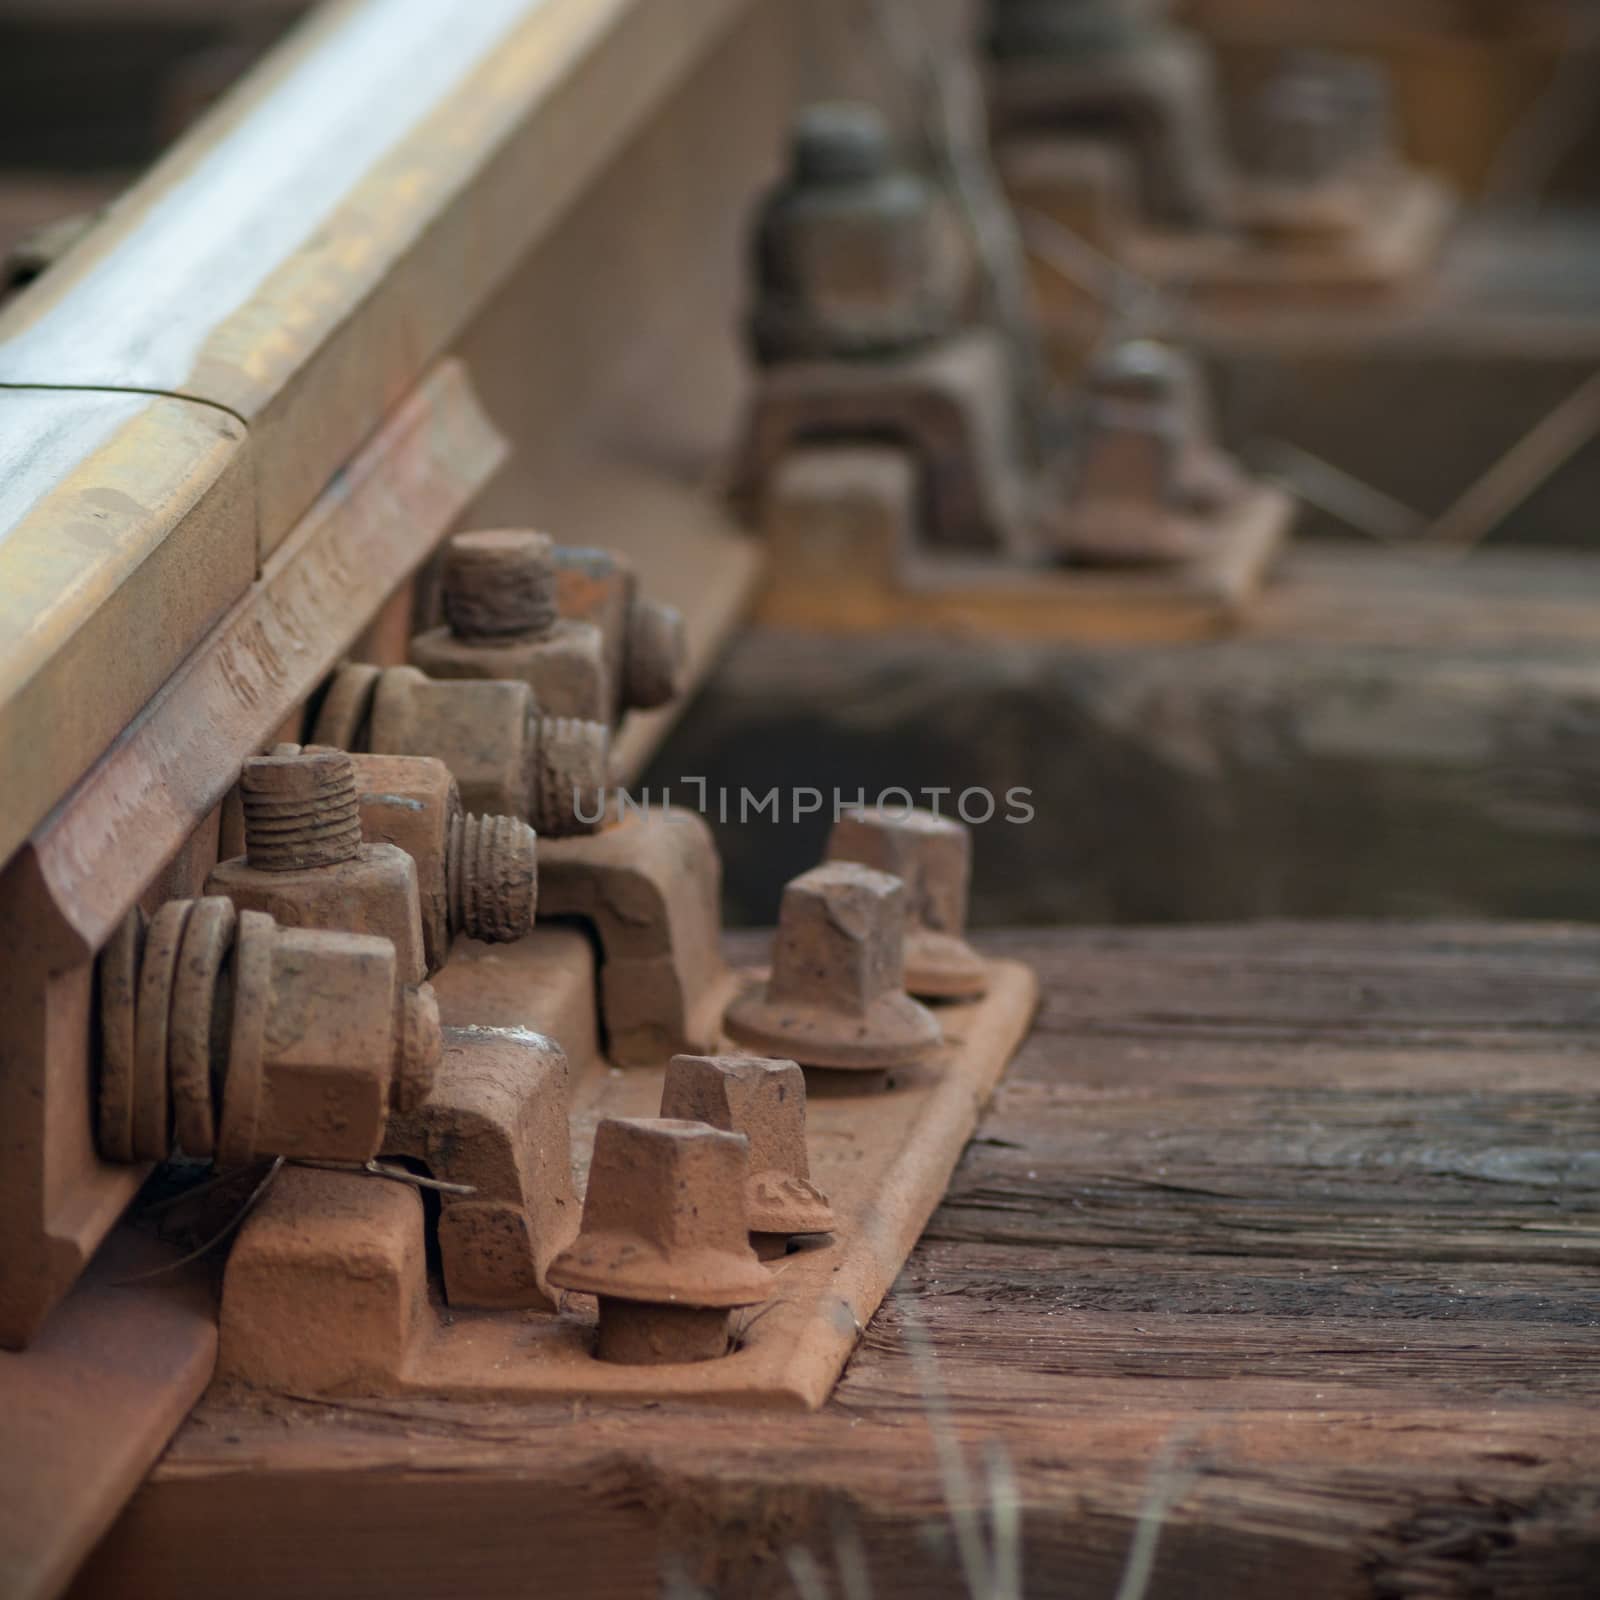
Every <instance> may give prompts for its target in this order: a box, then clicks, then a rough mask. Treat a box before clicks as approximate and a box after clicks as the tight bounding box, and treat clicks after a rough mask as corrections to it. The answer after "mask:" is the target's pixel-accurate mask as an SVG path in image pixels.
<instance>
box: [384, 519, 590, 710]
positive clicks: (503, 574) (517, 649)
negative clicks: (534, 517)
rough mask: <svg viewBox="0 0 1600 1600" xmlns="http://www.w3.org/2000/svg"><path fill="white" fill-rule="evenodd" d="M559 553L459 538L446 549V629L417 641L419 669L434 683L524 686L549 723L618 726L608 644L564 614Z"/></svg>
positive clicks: (500, 534)
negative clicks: (497, 681) (564, 720)
mask: <svg viewBox="0 0 1600 1600" xmlns="http://www.w3.org/2000/svg"><path fill="white" fill-rule="evenodd" d="M553 551H554V545H553V542H552V541H551V539H550V538H549V537H548V536H547V535H545V534H542V533H534V532H531V531H519V530H516V529H498V530H491V531H487V532H483V533H462V534H457V535H456V537H455V538H453V539H452V540H451V541H450V542H449V544H448V545H447V546H446V548H445V558H444V574H443V604H444V614H445V618H446V621H445V625H444V626H442V627H438V628H432V629H430V630H428V631H427V632H426V633H421V634H418V635H417V637H416V638H415V639H413V640H412V641H411V652H410V655H411V663H412V665H413V666H416V667H420V668H421V669H422V670H423V671H424V672H426V673H428V674H429V676H430V677H434V678H510V679H515V680H516V681H518V682H521V683H526V684H527V685H528V687H529V689H531V690H532V691H533V698H534V703H535V705H536V706H537V708H538V711H539V714H540V715H541V716H545V717H575V718H578V719H580V720H582V721H588V722H610V721H611V720H612V717H613V715H614V712H615V705H614V701H615V698H616V691H615V690H614V688H613V686H612V683H611V678H610V670H609V664H608V661H607V650H606V640H605V637H604V635H603V634H602V633H601V631H600V629H599V628H598V627H596V626H595V624H593V623H591V622H584V621H579V620H576V619H573V618H570V617H563V616H562V615H561V612H560V602H559V597H558V593H557V574H556V566H555V560H554V555H553Z"/></svg>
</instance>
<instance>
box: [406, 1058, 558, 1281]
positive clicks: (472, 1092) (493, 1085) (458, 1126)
mask: <svg viewBox="0 0 1600 1600" xmlns="http://www.w3.org/2000/svg"><path fill="white" fill-rule="evenodd" d="M570 1103H571V1074H570V1070H569V1068H568V1064H567V1058H566V1054H565V1052H563V1050H562V1049H561V1047H560V1046H559V1045H558V1044H556V1043H555V1041H554V1040H552V1039H547V1038H544V1037H543V1036H541V1035H539V1034H535V1033H530V1032H528V1031H527V1030H526V1029H518V1028H485V1027H470V1028H447V1029H445V1031H444V1056H443V1060H442V1061H441V1063H440V1066H439V1071H438V1074H437V1076H436V1077H435V1079H434V1083H433V1087H432V1089H431V1090H430V1092H429V1093H428V1095H427V1097H426V1098H425V1099H423V1100H421V1101H420V1102H419V1103H418V1104H417V1105H416V1106H415V1107H414V1108H413V1109H412V1110H411V1111H409V1112H408V1113H406V1114H404V1115H403V1116H398V1117H396V1118H394V1119H393V1120H392V1121H391V1122H390V1125H389V1130H388V1134H387V1136H386V1138H385V1144H384V1149H385V1152H386V1153H388V1154H392V1155H405V1156H409V1157H412V1158H413V1159H415V1160H418V1161H420V1162H422V1163H423V1164H424V1165H425V1166H426V1167H427V1169H428V1171H429V1173H430V1174H431V1175H432V1176H433V1177H434V1178H437V1179H440V1180H442V1181H444V1182H446V1183H450V1184H455V1185H459V1186H462V1187H463V1188H465V1189H467V1190H469V1191H470V1193H467V1194H456V1193H446V1194H445V1195H443V1196H442V1199H441V1209H440V1213H439V1221H438V1230H437V1237H438V1244H439V1257H440V1266H441V1268H442V1270H443V1275H444V1293H445V1299H446V1300H447V1301H448V1302H449V1303H450V1304H451V1305H452V1306H479V1307H513V1306H524V1307H534V1308H536V1309H539V1310H543V1311H550V1310H554V1309H555V1303H554V1301H553V1300H552V1299H551V1297H550V1295H549V1294H548V1292H547V1290H546V1287H545V1284H546V1273H547V1271H548V1269H549V1266H550V1263H551V1261H552V1260H553V1259H554V1258H555V1256H556V1255H558V1254H559V1253H560V1252H561V1251H562V1250H564V1249H565V1248H566V1247H567V1246H568V1245H569V1244H570V1243H571V1242H572V1239H573V1235H574V1234H575V1233H576V1231H577V1227H578V1199H577V1192H576V1190H575V1189H574V1188H573V1183H572V1151H571V1142H570V1135H569V1132H568V1114H569V1109H570Z"/></svg>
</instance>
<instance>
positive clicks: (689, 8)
mask: <svg viewBox="0 0 1600 1600" xmlns="http://www.w3.org/2000/svg"><path fill="white" fill-rule="evenodd" d="M753 3H754V0H474V3H473V4H472V5H471V6H440V5H438V4H437V3H436V0H340V3H336V4H331V5H328V6H325V7H322V8H320V9H319V10H318V11H317V12H315V13H314V14H313V15H312V16H310V17H309V18H308V19H307V20H306V21H305V22H303V23H302V24H301V25H300V26H299V27H297V28H296V29H295V30H294V31H293V32H291V34H290V35H289V36H288V37H287V38H286V39H285V40H284V42H283V43H282V44H281V45H280V46H279V47H278V49H277V50H275V51H274V52H273V53H272V54H271V55H270V56H269V57H268V58H267V59H266V60H265V61H264V62H263V63H262V64H261V65H260V66H259V67H258V68H257V69H256V71H255V72H253V73H252V74H251V75H250V77H249V78H247V79H246V80H245V82H244V83H242V84H241V85H240V86H239V87H238V88H237V89H236V90H235V91H234V92H232V93H231V94H229V95H228V96H226V97H225V98H224V100H223V101H222V102H221V103H220V104H219V105H218V106H217V107H216V108H215V109H214V110H213V112H212V113H210V114H209V115H208V116H207V117H206V118H205V119H203V120H202V122H201V123H199V124H198V125H197V126H196V127H195V128H194V129H193V130H192V131H191V133H190V134H189V135H187V136H186V137H185V138H184V139H183V140H181V141H180V142H179V143H178V144H177V145H176V146H175V147H174V148H173V149H172V150H171V151H170V152H169V153H168V154H167V156H166V157H165V158H164V159H163V160H162V161H160V162H159V163H158V164H157V165H156V166H155V167H154V168H153V169H152V170H151V171H150V172H149V174H148V175H147V176H146V177H145V178H144V179H143V180H142V181H141V182H140V183H138V184H137V185H136V186H135V187H134V188H133V189H131V190H130V191H129V192H128V193H127V194H126V195H125V196H123V197H122V199H121V200H119V201H118V202H117V203H116V204H115V205H114V206H113V207H112V208H111V209H110V211H109V212H108V214H107V215H106V217H105V219H104V220H103V221H102V222H101V223H100V224H99V225H98V226H96V227H95V228H93V229H91V230H90V232H89V233H88V234H86V236H85V237H84V238H83V239H82V240H81V241H80V242H79V243H78V244H77V245H76V246H75V247H74V248H73V249H72V250H71V251H70V252H69V253H68V254H67V255H66V256H65V257H63V258H62V260H61V261H60V262H58V263H57V264H56V265H55V266H54V267H53V268H52V270H51V271H50V272H48V273H46V274H45V275H44V276H43V277H42V278H40V279H39V280H38V281H37V282H36V283H34V284H33V285H32V286H30V287H29V288H28V289H27V290H26V291H24V292H23V293H22V294H20V295H18V296H17V297H16V298H15V299H14V300H13V301H11V302H10V303H9V304H8V305H7V306H6V307H5V308H4V310H0V747H3V748H5V749H6V750H7V751H8V752H13V751H23V752H29V753H30V759H28V760H25V761H15V760H13V761H8V762H7V763H6V764H4V769H3V775H0V860H3V859H4V858H5V857H7V856H9V855H10V854H11V853H12V852H13V851H14V850H15V849H16V848H17V846H18V845H20V844H21V843H22V841H23V840H24V839H25V838H26V837H27V836H28V834H29V833H30V832H31V831H32V830H33V829H34V828H35V827H36V826H37V825H38V823H39V822H40V821H41V820H42V819H43V817H44V816H45V815H46V813H47V812H48V811H49V810H50V809H51V807H53V806H54V805H55V804H57V803H58V802H59V801H60V800H61V798H62V796H63V795H64V793H65V792H66V789H67V788H68V787H69V786H70V785H71V783H72V782H74V781H76V779H77V778H79V777H80V776H81V775H82V774H83V773H84V772H85V771H86V770H87V768H88V767H89V765H90V764H91V763H92V762H93V761H94V760H95V759H97V758H98V757H99V756H100V754H101V753H102V752H103V751H104V750H105V749H106V748H107V747H108V745H109V744H110V742H111V740H112V739H113V738H114V737H115V736H116V734H117V732H118V730H119V729H120V728H121V727H122V726H123V725H124V724H125V723H126V721H127V720H128V717H129V716H130V715H132V713H133V712H134V711H135V710H136V709H137V708H138V706H139V705H141V704H143V703H144V701H145V700H147V699H148V698H149V696H150V695H151V694H153V693H154V692H155V690H156V689H157V688H158V687H159V686H160V684H161V683H162V682H164V681H165V680H166V678H167V677H168V676H169V675H170V674H171V672H172V671H173V669H174V668H176V666H177V665H178V664H179V662H181V661H182V660H183V659H184V658H185V657H186V656H187V655H188V654H189V653H190V651H191V650H193V649H194V648H195V647H196V646H197V644H198V643H199V642H200V640H201V639H202V638H203V637H204V635H205V632H206V630H207V629H208V628H210V627H212V626H214V625H215V623H216V622H217V620H218V618H220V617H221V615H222V614H223V613H224V612H225V611H226V610H227V609H228V607H229V606H231V605H233V604H234V603H236V602H237V601H238V600H239V598H240V597H241V595H242V594H243V592H244V590H245V588H246V587H248V585H249V584H250V583H251V582H252V581H253V580H255V579H256V578H257V577H258V576H259V575H260V573H261V571H262V569H263V566H264V564H265V563H267V562H268V561H270V559H271V558H272V556H273V553H274V552H275V551H276V550H278V548H279V547H280V546H281V545H282V544H283V542H284V540H285V539H286V538H287V537H288V535H289V533H290V532H291V530H292V529H293V528H294V527H295V526H296V525H297V523H298V522H299V520H300V519H301V518H302V517H303V516H304V515H305V514H306V512H307V510H308V509H309V508H310V507H311V505H312V504H313V502H314V501H315V500H316V499H317V497H318V496H319V495H320V494H321V493H322V492H323V491H324V490H325V489H326V488H327V487H328V485H329V484H330V483H331V482H333V481H334V480H335V478H336V476H337V474H338V473H339V471H340V470H341V469H342V468H343V467H344V465H345V464H346V463H347V462H348V461H349V460H350V458H351V457H352V455H353V454H354V452H355V451H356V450H357V448H358V447H359V446H360V445H361V443H362V442H363V441H364V440H365V439H367V438H368V437H370V436H371V435H372V433H373V432H374V431H375V429H376V428H377V427H378V426H379V424H380V423H381V422H382V421H383V419H384V418H385V417H387V416H388V415H390V414H391V413H392V412H393V410H394V409H395V407H396V406H397V405H399V404H400V403H401V402H402V401H403V400H404V399H405V398H406V397H407V395H409V394H410V393H411V392H412V390H413V389H414V388H415V386H416V385H417V383H418V382H419V380H420V379H421V377H422V375H423V374H424V373H425V372H427V371H428V370H429V368H430V367H431V366H432V365H433V364H434V363H435V362H436V361H437V360H438V359H440V358H441V357H442V356H443V355H445V354H447V353H448V351H449V349H450V347H451V345H452V343H453V342H454V341H455V340H456V339H457V338H458V337H459V336H460V335H461V333H462V332H463V331H464V330H465V329H466V328H467V327H468V325H469V324H470V323H471V322H472V321H473V319H474V318H475V317H476V316H477V315H478V314H479V313H480V312H481V311H482V310H483V308H484V307H485V305H486V304H487V302H488V301H489V300H490V298H491V297H492V296H493V295H494V293H495V292H496V291H497V290H498V289H499V288H500V286H501V285H502V284H503V283H504V282H505V281H506V280H507V279H508V278H509V277H510V276H511V274H512V273H513V272H514V270H515V268H516V266H517V264H518V263H519V262H520V261H521V260H522V259H524V258H525V257H526V256H527V255H528V254H529V252H530V251H531V250H533V248H534V247H535V246H536V245H537V244H538V242H539V241H540V240H541V238H542V237H544V236H545V235H546V234H547V233H548V232H549V231H550V230H551V229H552V228H553V227H554V226H555V225H556V224H557V223H558V222H559V220H560V219H561V217H562V215H563V213H564V212H565V210H566V208H567V207H568V206H569V205H571V204H572V202H573V201H574V200H575V199H576V198H577V197H578V196H579V195H580V194H581V193H582V192H583V191H584V189H585V187H586V186H588V185H589V184H590V183H591V182H592V180H593V179H594V178H595V176H596V175H597V174H598V173H599V172H600V171H601V170H602V168H603V167H604V166H605V164H606V163H607V162H608V161H609V159H610V158H611V157H612V156H613V155H614V154H615V153H616V152H617V151H618V150H619V149H620V148H621V147H622V145H623V143H624V142H625V141H626V140H627V139H628V137H629V136H630V135H631V134H632V133H633V132H634V131H635V130H636V129H637V128H638V127H639V126H640V125H641V124H642V123H643V121H644V120H645V119H646V118H647V117H648V116H649V115H650V113H651V112H652V110H653V109H654V108H655V107H656V106H657V105H658V104H659V103H660V101H661V100H662V99H663V98H664V97H665V96H666V95H667V94H668V93H669V92H670V91H671V90H672V89H673V88H674V87H675V86H676V84H677V83H678V82H679V81H680V80H681V79H682V77H683V76H684V75H685V74H686V73H687V72H688V71H689V69H690V68H691V67H692V66H693V65H694V64H695V63H696V61H697V60H698V59H699V58H700V57H701V56H702V55H703V54H704V53H705V51H706V50H707V49H708V48H709V46H710V45H711V44H712V43H713V42H714V41H715V40H716V38H717V37H718V36H719V35H720V33H721V31H722V30H723V29H724V27H725V26H726V25H727V24H728V23H730V22H731V21H732V19H733V18H734V17H735V16H736V15H738V14H739V13H740V12H741V11H743V10H745V9H747V8H749V7H750V6H751V5H752V4H753ZM41 550H44V551H47V556H45V555H41V553H40V552H41ZM180 588H185V589H186V593H185V595H184V596H183V597H180V596H179V589H180ZM113 672H114V673H116V674H119V675H120V676H119V677H118V680H117V683H116V685H115V690H114V692H112V693H109V694H105V695H100V694H96V693H94V692H91V691H92V690H93V686H94V685H95V684H96V682H97V681H105V680H107V679H109V677H110V676H111V674H112V673H113ZM64 707H66V708H73V709H72V712H71V714H70V715H67V716H65V717H64V718H62V719H61V720H59V721H58V718H60V714H61V708H64Z"/></svg>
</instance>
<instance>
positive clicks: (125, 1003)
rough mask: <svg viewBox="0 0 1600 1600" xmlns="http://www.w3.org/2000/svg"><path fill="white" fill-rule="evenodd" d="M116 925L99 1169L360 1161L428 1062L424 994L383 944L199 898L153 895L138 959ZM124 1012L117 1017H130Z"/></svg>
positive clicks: (430, 1009) (409, 1102)
mask: <svg viewBox="0 0 1600 1600" xmlns="http://www.w3.org/2000/svg"><path fill="white" fill-rule="evenodd" d="M137 930H138V923H137V922H136V921H135V920H134V919H129V922H128V924H127V926H126V930H125V931H124V930H119V933H118V936H117V937H116V938H115V939H113V941H112V943H111V944H110V945H109V946H108V948H107V951H106V952H105V953H104V955H103V956H102V980H101V989H102V995H103V996H109V998H110V999H111V1001H112V1004H111V1006H110V1007H109V1008H107V1007H103V1008H102V1014H101V1050H100V1056H101V1063H100V1064H101V1085H102V1086H101V1094H100V1108H99V1110H100V1129H99V1138H100V1145H101V1150H102V1153H103V1154H104V1155H105V1156H106V1157H107V1159H112V1160H140V1159H142V1160H164V1159H165V1158H166V1157H167V1156H168V1155H170V1154H171V1152H172V1121H173V1112H174V1110H175V1111H176V1120H177V1133H178V1138H179V1141H180V1143H181V1145H182V1147H183V1149H184V1152H185V1153H186V1154H188V1155H191V1156H201V1157H204V1156H213V1157H214V1158H215V1160H216V1161H217V1162H218V1164H219V1165H222V1166H235V1165H242V1164H244V1163H246V1162H249V1161H254V1160H257V1159H259V1158H261V1157H264V1156H280V1155H281V1156H292V1157H306V1158H308V1159H318V1160H329V1161H365V1160H367V1159H369V1158H370V1157H371V1156H374V1155H376V1154H377V1153H378V1150H379V1149H380V1148H381V1146H382V1142H383V1135H384V1129H385V1127H386V1125H387V1121H388V1116H389V1112H390V1110H391V1108H393V1109H400V1110H405V1109H409V1108H411V1107H412V1106H414V1105H415V1104H416V1103H417V1102H419V1101H420V1100H422V1099H423V1098H425V1097H426V1095H427V1094H428V1092H429V1090H430V1088H431V1087H432V1084H433V1080H434V1075H435V1073H436V1072H437V1070H438V1066H439V1062H440V1059H441V1057H442V1054H443V1040H442V1036H441V1032H440V1028H439V1013H438V1006H437V1004H436V1003H435V1001H434V997H433V991H432V990H431V989H430V988H428V987H427V985H425V984H424V985H421V986H412V985H410V984H406V983H403V982H401V981H400V976H399V970H398V957H397V955H396V952H395V947H394V945H393V944H392V943H391V942H390V941H389V940H387V939H382V938H376V937H372V936H368V935H362V934H353V933H334V932H327V931H323V930H317V929H308V928H284V927H280V926H278V924H276V923H275V922H274V921H273V919H272V918H271V917H270V916H268V915H267V914H266V913H264V912H260V911H251V910H245V911H240V912H238V913H237V914H235V910H234V907H233V905H232V903H231V902H230V901H229V900H227V899H225V898H223V897H221V896H211V897H206V898H203V899H200V900H193V901H191V900H172V901H168V902H167V904H166V905H165V906H163V907H162V908H161V911H160V912H159V913H158V914H157V916H156V918H155V919H154V921H153V922H152V924H151V930H152V933H151V937H150V938H149V939H148V940H146V943H145V948H144V950H143V951H142V952H141V951H139V950H138V949H137V947H136V943H135V939H136V935H137ZM130 1012H131V1015H130Z"/></svg>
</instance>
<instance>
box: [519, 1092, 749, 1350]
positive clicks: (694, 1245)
mask: <svg viewBox="0 0 1600 1600" xmlns="http://www.w3.org/2000/svg"><path fill="white" fill-rule="evenodd" d="M749 1171H750V1147H749V1145H748V1143H747V1142H746V1140H745V1139H743V1138H742V1137H740V1136H739V1135H737V1134H732V1133H725V1132H723V1131H721V1130H720V1129H716V1128H712V1127H708V1126H707V1125H706V1124H705V1123H702V1122H680V1121H675V1120H672V1119H668V1118H645V1117H638V1118H634V1117H612V1118H607V1119H606V1120H605V1121H603V1122H602V1123H601V1124H600V1126H599V1128H598V1130H597V1131H596V1133H595V1145H594V1159H593V1161H592V1162H591V1163H590V1167H589V1189H588V1193H587V1195H586V1196H585V1199H584V1203H583V1226H582V1228H581V1230H580V1232H579V1234H578V1237H577V1239H576V1240H575V1241H574V1243H573V1245H572V1247H571V1248H570V1249H568V1250H566V1251H563V1252H562V1254H561V1255H560V1256H558V1257H557V1258H556V1260H555V1262H554V1263H553V1264H552V1266H551V1268H550V1281H551V1282H552V1283H553V1284H555V1285H557V1286H558V1287H559V1288H563V1289H574V1290H578V1291H580V1292H581V1293H584V1294H592V1295H595V1296H597V1297H598V1299H599V1302H600V1322H599V1333H598V1336H597V1339H596V1345H595V1353H596V1354H597V1355H598V1356H599V1357H600V1359H601V1360H602V1361H615V1362H619V1363H623V1364H626V1365H630V1366H634V1365H665V1364H672V1363H677V1362H694V1361H706V1360H714V1359H715V1358H717V1357H718V1356H721V1355H723V1354H725V1353H726V1351H727V1348H728V1328H727V1313H728V1311H729V1310H731V1309H732V1308H734V1307H736V1306H752V1305H759V1304H760V1303H761V1302H762V1301H763V1300H765V1299H766V1298H767V1296H768V1295H769V1294H770V1293H771V1292H772V1279H771V1277H770V1276H769V1274H768V1273H767V1271H766V1270H765V1269H764V1268H763V1267H762V1265H761V1263H760V1262H759V1261H758V1260H757V1259H756V1256H755V1253H754V1251H752V1250H751V1248H750V1242H749V1239H748V1233H749V1221H748V1214H747V1212H746V1209H745V1189H746V1183H747V1181H748V1178H749Z"/></svg>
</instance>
